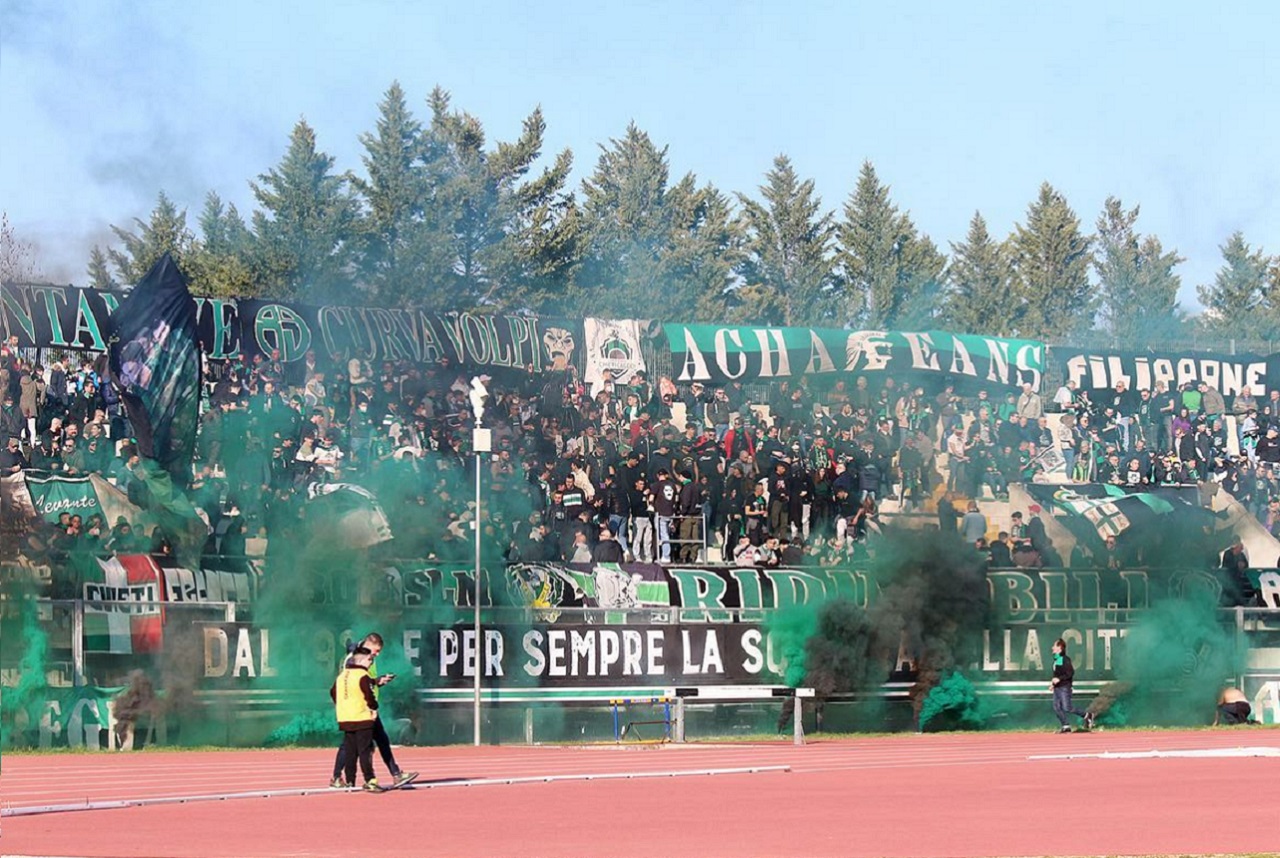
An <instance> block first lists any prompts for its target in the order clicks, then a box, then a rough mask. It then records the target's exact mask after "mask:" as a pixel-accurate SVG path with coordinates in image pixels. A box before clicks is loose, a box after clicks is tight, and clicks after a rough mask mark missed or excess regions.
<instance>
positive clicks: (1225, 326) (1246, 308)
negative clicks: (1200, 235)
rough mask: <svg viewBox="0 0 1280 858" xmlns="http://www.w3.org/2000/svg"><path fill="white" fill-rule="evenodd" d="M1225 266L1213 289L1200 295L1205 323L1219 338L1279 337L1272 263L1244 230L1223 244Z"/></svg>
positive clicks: (1235, 233)
mask: <svg viewBox="0 0 1280 858" xmlns="http://www.w3.org/2000/svg"><path fill="white" fill-rule="evenodd" d="M1221 249H1222V259H1223V266H1222V268H1221V269H1219V270H1218V274H1217V276H1216V277H1215V278H1214V281H1213V285H1212V286H1200V287H1198V288H1197V290H1196V291H1197V292H1198V293H1199V295H1200V302H1201V303H1202V304H1204V314H1203V316H1201V324H1202V325H1203V327H1204V328H1205V330H1206V331H1207V332H1208V333H1210V334H1213V335H1216V336H1219V337H1228V338H1237V339H1268V340H1269V339H1272V338H1274V337H1275V335H1276V333H1277V332H1276V324H1275V319H1276V310H1275V306H1276V301H1275V300H1274V298H1273V296H1272V289H1271V280H1270V277H1269V275H1270V271H1269V269H1270V266H1271V260H1270V259H1269V258H1268V257H1267V256H1266V255H1265V254H1263V252H1262V250H1261V249H1260V248H1259V249H1257V250H1255V249H1253V248H1252V247H1250V246H1249V244H1248V243H1247V242H1246V241H1245V240H1244V234H1243V233H1241V232H1240V231H1238V230H1237V231H1236V232H1233V233H1232V234H1231V237H1230V238H1228V239H1227V242H1226V244H1223V245H1222V248H1221Z"/></svg>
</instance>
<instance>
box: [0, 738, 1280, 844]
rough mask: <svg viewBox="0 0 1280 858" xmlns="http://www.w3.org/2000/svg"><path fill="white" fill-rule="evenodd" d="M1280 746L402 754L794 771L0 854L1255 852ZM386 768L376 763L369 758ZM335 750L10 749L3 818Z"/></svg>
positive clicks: (506, 766)
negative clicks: (38, 752)
mask: <svg viewBox="0 0 1280 858" xmlns="http://www.w3.org/2000/svg"><path fill="white" fill-rule="evenodd" d="M1242 747H1243V748H1262V749H1265V750H1267V751H1269V752H1271V753H1280V731H1277V730H1271V729H1266V728H1252V729H1249V728H1236V729H1234V730H1221V731H1196V732H1185V733H1174V732H1150V733H1144V732H1129V731H1125V732H1099V733H1094V734H1076V735H1071V736H1058V735H1053V734H1028V733H1004V734H950V735H930V736H914V735H911V736H894V737H886V738H868V739H854V740H842V741H815V742H812V743H810V744H809V745H807V746H805V747H802V748H796V747H793V746H791V745H785V744H776V745H775V744H755V745H717V746H700V745H692V746H684V747H677V746H666V747H639V748H638V747H628V748H614V747H605V748H600V747H592V748H582V747H566V748H559V747H538V748H525V747H484V748H478V749H476V748H466V747H451V748H403V749H400V750H399V751H398V752H397V756H398V758H399V759H400V760H401V762H402V764H404V765H405V766H406V767H407V768H412V769H419V770H421V771H422V772H423V777H424V779H440V780H442V781H443V780H444V779H448V778H466V779H474V778H500V777H507V778H512V777H530V776H552V775H568V774H591V773H595V774H603V773H610V772H612V773H627V772H636V773H638V772H681V771H694V770H711V769H733V768H743V767H760V766H790V767H791V770H790V771H788V772H770V773H760V774H725V775H701V776H688V777H664V778H661V779H637V780H594V781H556V782H548V783H521V784H507V785H488V786H472V787H460V786H441V787H436V788H431V789H417V790H413V791H401V792H393V793H388V794H386V795H380V796H375V795H363V794H344V793H328V792H319V793H312V794H308V795H304V796H296V797H273V798H245V799H234V800H227V801H214V802H207V801H206V802H192V803H186V804H163V805H153V806H142V807H130V808H123V809H110V810H91V811H79V812H60V813H51V814H42V815H28V816H9V817H6V818H5V819H4V820H3V832H2V835H3V839H0V852H2V853H3V854H5V855H61V856H112V858H116V856H191V857H192V858H199V857H202V856H228V855H235V856H263V858H267V856H271V858H276V856H280V858H283V856H300V855H308V856H349V855H376V856H379V858H384V857H385V858H394V856H400V855H406V856H408V855H449V856H494V855H518V856H538V855H545V856H570V855H602V856H622V858H627V856H635V858H642V856H643V858H651V856H652V855H653V854H655V852H658V853H663V854H669V855H696V856H698V858H712V856H792V855H805V856H858V855H891V856H892V855H922V856H923V855H931V856H932V855H937V856H943V855H956V856H982V855H1099V854H1114V853H1125V854H1143V853H1155V854H1168V853H1218V852H1265V851H1269V850H1276V849H1280V827H1277V823H1276V821H1275V795H1276V789H1277V788H1276V784H1277V782H1278V781H1280V779H1278V778H1277V775H1280V757H1265V756H1237V757H1227V756H1215V757H1203V756H1201V757H1166V758H1158V759H1099V758H1077V759H1057V760H1044V759H1040V760H1037V759H1031V758H1032V757H1036V756H1042V755H1061V754H1076V755H1079V754H1086V755H1087V754H1096V753H1101V752H1113V753H1114V752H1140V751H1152V750H1160V751H1164V752H1179V751H1181V752H1188V751H1204V750H1210V751H1214V752H1215V753H1223V752H1226V751H1227V750H1228V749H1233V748H1242ZM376 764H377V765H379V766H380V765H381V764H380V761H377V763H376ZM331 765H332V753H331V752H329V751H319V750H305V751H287V752H278V751H226V752H189V753H183V752H173V753H146V754H127V753H126V754H120V753H105V752H104V753H95V754H83V755H66V754H56V755H45V756H17V757H14V756H10V757H6V758H5V759H4V766H3V774H2V776H0V796H2V798H3V803H4V805H3V806H4V808H5V809H6V810H7V811H13V810H21V809H22V808H24V807H25V808H30V807H33V806H37V805H53V804H65V803H69V802H76V801H79V802H83V801H86V800H87V801H102V800H109V799H140V798H146V797H159V796H197V795H208V794H213V793H235V792H244V791H248V790H261V791H266V790H289V789H300V788H310V787H314V786H317V785H319V784H322V783H324V781H325V780H326V779H327V778H328V775H329V769H330V766H331Z"/></svg>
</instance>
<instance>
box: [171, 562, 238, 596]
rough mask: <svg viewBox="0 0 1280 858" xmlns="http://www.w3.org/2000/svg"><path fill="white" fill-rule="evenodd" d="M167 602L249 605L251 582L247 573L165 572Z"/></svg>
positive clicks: (186, 570) (197, 570)
mask: <svg viewBox="0 0 1280 858" xmlns="http://www.w3.org/2000/svg"><path fill="white" fill-rule="evenodd" d="M164 588H165V596H166V601H169V602H241V603H243V602H252V601H253V581H252V580H251V576H250V575H249V573H247V572H219V571H217V570H213V569H195V570H192V569H165V570H164Z"/></svg>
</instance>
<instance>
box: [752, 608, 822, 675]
mask: <svg viewBox="0 0 1280 858" xmlns="http://www.w3.org/2000/svg"><path fill="white" fill-rule="evenodd" d="M822 607H823V606H821V605H817V604H796V605H790V606H788V607H786V608H780V609H779V610H776V611H773V612H771V613H770V614H769V615H768V616H767V617H766V619H765V621H764V631H765V633H766V634H768V636H769V638H770V640H771V641H772V644H773V648H774V651H775V652H776V653H777V654H778V657H779V658H780V659H781V660H782V663H783V665H784V667H783V675H782V681H783V682H785V683H786V684H787V685H789V686H791V687H792V688H797V687H799V686H800V685H801V684H802V683H803V682H805V680H806V677H807V671H806V669H805V665H806V663H807V661H808V657H807V653H806V650H807V647H808V643H809V641H810V640H811V639H812V638H813V636H814V635H815V634H816V633H817V631H818V616H819V613H820V612H821V610H822Z"/></svg>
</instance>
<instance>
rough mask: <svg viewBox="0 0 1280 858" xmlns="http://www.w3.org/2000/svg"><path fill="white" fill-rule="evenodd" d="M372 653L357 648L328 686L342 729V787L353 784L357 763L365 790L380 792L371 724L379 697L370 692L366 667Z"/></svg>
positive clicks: (376, 712)
mask: <svg viewBox="0 0 1280 858" xmlns="http://www.w3.org/2000/svg"><path fill="white" fill-rule="evenodd" d="M372 663H373V654H372V653H371V652H369V650H367V649H365V648H364V647H357V648H356V651H355V652H354V653H352V655H351V658H349V659H347V663H346V666H345V667H344V668H343V669H342V672H341V673H339V674H338V678H337V679H336V680H334V683H333V687H332V688H330V689H329V696H330V697H332V698H333V705H334V711H335V713H336V714H337V717H338V728H339V729H341V730H342V747H343V749H344V750H345V752H346V760H345V765H344V767H343V775H344V777H345V780H344V781H343V786H345V787H350V786H354V785H355V780H356V762H357V761H359V763H360V773H361V774H362V775H363V776H364V788H365V790H367V791H368V792H382V787H380V786H379V785H378V779H377V778H376V777H375V776H374V774H373V725H374V724H376V723H377V722H378V698H377V697H375V696H374V693H373V688H374V686H373V680H372V679H370V678H369V666H370V665H371V664H372Z"/></svg>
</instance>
